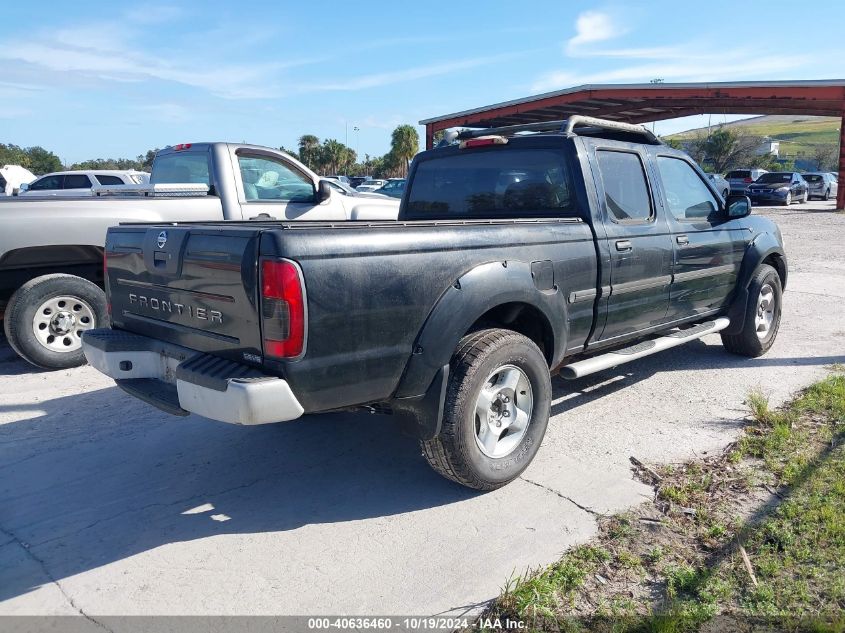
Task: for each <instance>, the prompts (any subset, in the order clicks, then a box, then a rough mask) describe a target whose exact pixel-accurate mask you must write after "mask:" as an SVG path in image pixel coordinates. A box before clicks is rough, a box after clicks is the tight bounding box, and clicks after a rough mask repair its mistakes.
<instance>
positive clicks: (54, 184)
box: [28, 175, 64, 191]
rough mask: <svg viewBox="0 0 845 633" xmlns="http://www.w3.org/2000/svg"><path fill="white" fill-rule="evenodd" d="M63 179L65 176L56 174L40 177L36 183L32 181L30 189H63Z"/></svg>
mask: <svg viewBox="0 0 845 633" xmlns="http://www.w3.org/2000/svg"><path fill="white" fill-rule="evenodd" d="M62 180H64V176H62V175H55V176H44V177H43V178H39V179H38V180H36V181H35V182H34V183H32V184H31V185H30V186H29V187H28V190H29V191H49V190H52V189H61V188H62Z"/></svg>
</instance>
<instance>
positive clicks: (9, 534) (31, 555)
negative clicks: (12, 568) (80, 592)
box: [0, 526, 114, 633]
mask: <svg viewBox="0 0 845 633" xmlns="http://www.w3.org/2000/svg"><path fill="white" fill-rule="evenodd" d="M0 533H2V534H4V535H5V536H6V537H7V538H9V539H10V541H9V543H16V544H17V545H18V547H20V548H21V549H22V550H23V551H24V552H25V553H26V555H27V556H28V557H29V558H30V559H32V560H33V561H34V562H35V563H36V564H37V565H38V566H39V567H40V568H41V571H42V572H44V575H45V576H47V578H48V579H49V580H50V582H51V583H53V584H54V585H56V588H57V589H58V590H59V593H61V594H62V597H64V599H65V600H67V603H68V604H69V605H70V606H71V607H72V608H73V609H74V610H75V611H76V612H77V613H79V615H81V616H82V617H83V618H85V619H86V620H88V621H89V622H91V623H92V624H95V625H96V626H98V627H100V628H101V629H103V630H104V631H108V632H109V633H114V631H112V629H110V628H109V627H107V626H106V625H105V624H103V623H102V622H100V621H99V620H97V619H96V618H94V617H92V616H90V615H88V614H87V613H85V611H84V610H83V609H82V607H80V606H79V605H77V604H76V602H75V601H74V599H73V597H72V596H71V595H70V594H69V593H68V592H67V590H66V589H65V588H64V587H63V586H62V583H60V582H59V581H58V580H57V579H56V578H55V577H54V576H53V574H51V573H50V570H49V569H48V568H47V564H46V563H45V562H44V561H43V560H41V559H40V558H38V556H36V555H35V553H34V552H33V551H32V550H31V549H30V548H29V546H28V545H27V544H26V543H24V542H23V541H22V540H20V539H19V538H18V537H17V535H15V534H14V533H12V532H10V531H9V530H7V529H6V528H4V527H2V526H0Z"/></svg>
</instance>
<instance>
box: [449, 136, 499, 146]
mask: <svg viewBox="0 0 845 633" xmlns="http://www.w3.org/2000/svg"><path fill="white" fill-rule="evenodd" d="M507 144H508V139H506V138H505V137H504V136H483V137H481V138H471V139H467V140H465V141H461V142H460V145H458V147H459V148H460V149H469V148H471V147H484V146H486V145H507Z"/></svg>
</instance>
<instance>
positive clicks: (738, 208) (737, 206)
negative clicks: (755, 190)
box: [725, 195, 751, 219]
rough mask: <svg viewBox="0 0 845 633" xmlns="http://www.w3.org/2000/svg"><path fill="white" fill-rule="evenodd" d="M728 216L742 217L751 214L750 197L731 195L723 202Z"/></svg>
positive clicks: (731, 217) (732, 217)
mask: <svg viewBox="0 0 845 633" xmlns="http://www.w3.org/2000/svg"><path fill="white" fill-rule="evenodd" d="M725 208H726V209H727V211H728V218H730V219H734V218H744V217H746V216H749V215H751V199H750V198H749V197H748V196H742V195H731V196H728V200H727V202H726V203H725Z"/></svg>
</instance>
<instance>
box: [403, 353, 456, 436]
mask: <svg viewBox="0 0 845 633" xmlns="http://www.w3.org/2000/svg"><path fill="white" fill-rule="evenodd" d="M448 386H449V365H443V367H441V368H440V369H438V370H437V373H436V374H435V375H434V380H432V381H431V385H429V387H428V389H427V390H426V392H425V393H424V394H422V395H420V396H410V397H408V398H397V399H395V400H393V401H392V402H391V403H390V407H391V409H392V410H393V415H395V416H396V418H397V420H398V422H399V425H400V428H401V429H402V432H403V433H406V434H407V435H411V436H412V437H416V438H417V439H420V440H431V439H434V438H435V437H437V436H438V435H440V427H441V426H442V424H443V406H444V404H445V402H446V388H447V387H448Z"/></svg>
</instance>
